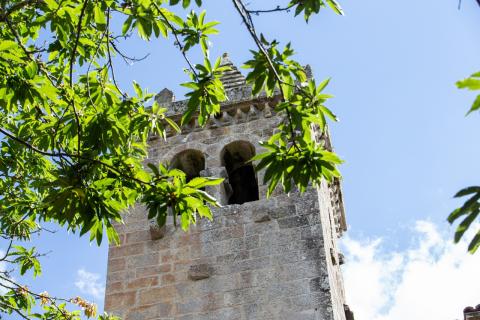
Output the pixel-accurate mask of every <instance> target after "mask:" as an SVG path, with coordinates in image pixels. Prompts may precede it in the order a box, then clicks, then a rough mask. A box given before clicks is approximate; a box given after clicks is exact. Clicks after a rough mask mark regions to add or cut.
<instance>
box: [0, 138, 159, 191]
mask: <svg viewBox="0 0 480 320" xmlns="http://www.w3.org/2000/svg"><path fill="white" fill-rule="evenodd" d="M0 133H3V134H4V135H6V136H7V137H9V138H10V139H12V140H15V141H16V142H18V143H20V144H23V145H24V146H26V147H27V148H29V149H30V150H32V151H35V152H37V153H39V154H41V155H44V156H48V157H57V158H58V157H60V158H61V157H69V158H76V159H81V160H85V161H89V162H93V163H97V164H99V165H102V166H104V167H106V168H108V169H110V170H111V171H113V172H115V173H116V174H117V175H119V176H123V177H127V178H129V179H132V180H134V181H137V182H138V183H141V184H143V185H150V183H148V182H146V181H143V180H140V179H137V178H135V177H131V176H128V175H125V173H124V172H121V171H120V170H118V169H117V168H116V167H114V166H112V165H109V164H108V163H105V162H103V161H101V160H97V159H91V158H88V157H84V156H81V155H79V154H68V153H66V152H48V151H43V150H40V149H38V148H37V147H35V146H33V145H32V144H30V143H28V142H26V141H24V140H22V139H20V138H18V137H16V136H14V135H13V134H11V133H10V132H8V131H6V130H5V129H2V128H0Z"/></svg>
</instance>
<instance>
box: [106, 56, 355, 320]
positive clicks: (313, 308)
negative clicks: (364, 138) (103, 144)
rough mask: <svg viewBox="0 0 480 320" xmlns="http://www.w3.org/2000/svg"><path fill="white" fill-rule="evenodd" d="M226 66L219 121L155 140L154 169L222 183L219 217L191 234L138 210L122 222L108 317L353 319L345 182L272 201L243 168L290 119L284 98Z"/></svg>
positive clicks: (256, 175)
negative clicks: (344, 271)
mask: <svg viewBox="0 0 480 320" xmlns="http://www.w3.org/2000/svg"><path fill="white" fill-rule="evenodd" d="M222 63H223V65H229V66H230V67H231V71H229V72H227V73H226V74H225V75H224V76H223V78H222V81H223V83H224V86H225V89H226V90H227V95H228V97H229V101H228V102H226V103H225V104H224V105H223V106H222V111H221V114H220V115H219V116H216V117H215V118H212V119H211V120H210V123H209V124H208V125H207V127H206V128H200V127H198V125H196V122H195V120H193V121H192V123H191V124H190V125H189V126H187V128H185V129H184V131H183V132H182V134H177V135H173V133H172V135H171V136H170V137H169V138H168V139H167V141H166V142H165V141H163V140H161V139H154V138H152V140H151V145H150V150H149V159H148V161H149V162H152V163H154V164H157V163H158V162H169V163H170V165H171V166H172V167H175V168H178V169H181V170H183V171H184V172H186V174H187V176H188V177H189V178H192V177H195V176H201V175H205V176H216V177H225V178H226V179H225V182H224V183H223V184H222V185H220V186H216V187H210V188H209V189H208V190H207V191H208V192H210V193H211V194H213V195H214V196H215V197H216V198H217V199H219V201H220V203H221V204H222V205H223V207H221V208H214V209H213V210H212V211H213V215H214V218H213V221H208V220H206V219H203V220H201V221H199V222H198V223H197V225H196V226H192V227H191V228H190V230H189V231H188V232H184V231H182V230H181V229H180V228H178V229H175V227H174V226H173V225H172V223H171V221H170V223H168V222H167V225H166V226H165V227H163V228H159V227H158V226H157V225H156V224H155V223H153V222H150V221H148V220H147V212H146V210H145V209H144V208H143V207H141V206H137V207H136V208H134V209H132V210H130V212H128V213H126V214H125V224H124V225H121V226H120V225H119V226H117V230H118V232H119V235H120V239H121V244H120V245H119V246H111V247H110V249H109V257H108V276H107V287H106V298H105V310H106V311H108V312H111V313H114V314H116V315H119V316H121V317H123V319H127V320H133V319H135V320H160V319H164V320H167V319H168V320H170V319H171V320H173V319H175V320H177V319H178V320H207V319H208V320H210V319H211V320H246V319H266V320H269V319H284V320H297V319H298V320H303V319H305V320H352V319H353V314H352V313H351V312H350V310H349V309H348V306H347V305H346V304H345V296H344V290H343V281H342V276H341V272H340V265H341V264H342V263H343V256H342V255H341V254H340V253H339V252H338V249H337V244H336V243H337V238H339V237H340V236H341V235H342V233H343V232H344V231H346V223H345V214H344V208H343V202H342V193H341V189H340V184H339V181H336V182H335V183H333V184H330V185H328V184H327V183H326V182H325V183H322V185H321V186H320V187H319V188H318V189H314V188H311V189H310V190H309V191H308V192H306V193H304V194H303V195H300V194H298V193H297V192H292V193H291V194H289V195H287V194H284V193H283V192H281V191H280V190H278V191H277V192H276V193H275V194H274V195H272V196H271V197H270V198H269V199H267V198H266V189H267V186H266V185H263V184H262V181H263V174H264V172H263V171H260V172H255V169H254V167H253V166H252V165H251V164H245V161H246V160H248V159H250V158H251V157H252V156H253V155H255V154H256V153H259V152H261V146H260V145H259V143H258V142H259V141H262V140H267V139H268V138H269V137H270V136H271V135H272V133H273V130H274V129H275V128H276V126H277V124H278V123H279V122H280V121H282V118H281V117H280V116H277V115H276V114H275V112H274V111H273V109H274V108H273V107H274V105H275V104H276V103H277V101H278V98H270V99H268V98H266V97H265V96H260V97H257V98H252V96H251V88H250V87H249V86H248V85H246V84H245V78H244V77H243V75H242V74H241V73H240V72H239V71H238V69H237V68H236V67H235V66H234V65H233V64H232V63H231V62H230V60H229V59H228V56H227V55H226V54H225V55H224V57H223V61H222ZM309 72H310V70H309V67H307V73H309ZM156 99H157V101H158V102H159V103H160V104H161V105H163V106H165V107H166V108H168V110H169V111H168V112H169V115H170V116H171V117H172V118H173V119H179V118H180V117H181V114H182V112H183V111H184V110H185V108H186V101H178V102H175V101H174V100H175V98H174V96H173V93H172V92H171V91H169V90H167V89H164V90H163V91H162V92H160V93H159V94H158V95H157V97H156ZM327 145H329V142H328V141H327Z"/></svg>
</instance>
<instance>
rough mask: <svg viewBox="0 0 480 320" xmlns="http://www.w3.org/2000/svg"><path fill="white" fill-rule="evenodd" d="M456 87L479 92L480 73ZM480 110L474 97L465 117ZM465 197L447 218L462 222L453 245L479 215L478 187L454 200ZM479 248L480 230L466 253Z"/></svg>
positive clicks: (461, 191) (450, 221) (465, 191)
mask: <svg viewBox="0 0 480 320" xmlns="http://www.w3.org/2000/svg"><path fill="white" fill-rule="evenodd" d="M457 87H458V88H459V89H468V90H480V72H477V73H474V74H472V75H471V76H470V77H468V78H466V79H463V80H460V81H458V82H457ZM478 110H480V94H479V95H478V96H477V97H476V99H475V101H474V102H473V104H472V106H471V108H470V110H468V112H467V115H469V114H470V113H472V112H474V111H478ZM465 196H471V197H470V198H469V199H468V200H467V201H465V203H464V204H463V205H462V206H461V207H459V208H457V209H455V210H454V211H453V212H452V213H450V215H449V216H448V219H447V220H448V222H449V223H450V224H453V223H454V222H455V221H457V220H460V219H461V218H463V220H462V221H461V222H460V224H459V225H458V226H457V229H456V231H455V236H454V241H455V243H457V242H459V241H460V239H461V238H462V237H463V235H464V234H465V232H466V231H467V230H468V228H469V227H470V226H471V225H472V223H473V222H474V221H478V216H479V214H480V187H479V186H472V187H468V188H465V189H462V190H460V191H459V192H457V194H456V195H455V197H456V198H461V197H465ZM479 247H480V230H478V231H477V233H476V235H475V236H474V237H473V239H472V240H471V241H470V244H469V246H468V251H469V252H470V253H472V254H473V253H475V252H476V251H477V249H478V248H479Z"/></svg>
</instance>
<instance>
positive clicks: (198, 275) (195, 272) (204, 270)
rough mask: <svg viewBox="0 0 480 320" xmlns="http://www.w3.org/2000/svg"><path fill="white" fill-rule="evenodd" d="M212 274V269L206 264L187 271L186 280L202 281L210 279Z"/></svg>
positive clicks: (192, 267)
mask: <svg viewBox="0 0 480 320" xmlns="http://www.w3.org/2000/svg"><path fill="white" fill-rule="evenodd" d="M212 272H213V271H212V267H210V266H209V265H208V264H198V265H193V266H190V269H189V270H188V278H189V279H190V280H193V281H198V280H203V279H207V278H210V275H211V274H212Z"/></svg>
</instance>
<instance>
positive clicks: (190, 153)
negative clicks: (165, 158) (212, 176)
mask: <svg viewBox="0 0 480 320" xmlns="http://www.w3.org/2000/svg"><path fill="white" fill-rule="evenodd" d="M170 168H171V169H179V170H182V171H183V172H185V175H186V178H187V182H188V181H190V180H192V179H193V178H196V177H200V172H201V171H202V170H205V155H204V154H203V153H202V152H201V151H198V150H195V149H187V150H184V151H181V152H179V153H177V154H176V155H175V156H173V158H172V161H171V162H170Z"/></svg>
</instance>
